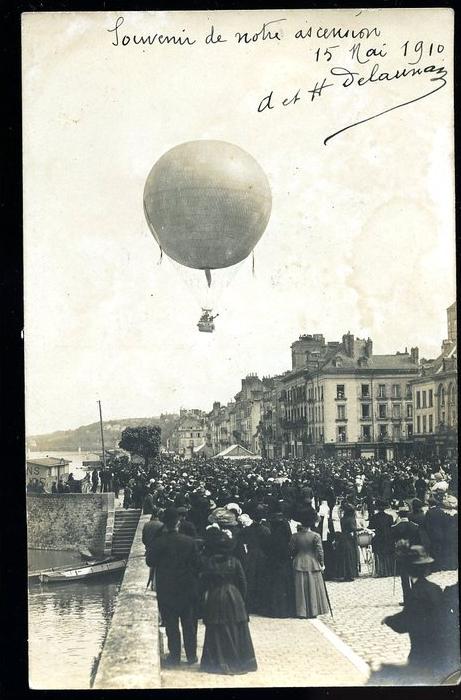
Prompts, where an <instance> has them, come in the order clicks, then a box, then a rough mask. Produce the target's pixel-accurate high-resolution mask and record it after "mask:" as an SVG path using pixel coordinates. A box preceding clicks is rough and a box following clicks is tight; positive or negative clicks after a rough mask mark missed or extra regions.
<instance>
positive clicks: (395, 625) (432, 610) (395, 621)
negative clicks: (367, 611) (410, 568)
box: [385, 578, 445, 675]
mask: <svg viewBox="0 0 461 700" xmlns="http://www.w3.org/2000/svg"><path fill="white" fill-rule="evenodd" d="M443 612H444V600H443V593H442V589H441V588H439V586H437V585H436V584H435V583H432V582H431V581H427V580H426V579H425V578H419V579H418V580H417V581H416V582H415V583H414V584H413V587H412V588H411V591H410V593H409V594H408V600H407V603H406V604H405V607H404V609H403V610H402V612H400V613H397V614H396V615H391V616H390V617H387V618H385V623H386V624H387V625H388V626H389V627H390V628H391V629H393V630H394V632H398V633H399V634H402V633H405V632H406V633H408V634H409V636H410V642H411V651H410V655H409V657H408V663H409V664H410V665H411V666H415V667H418V668H422V669H424V670H427V671H431V670H432V671H434V672H437V671H438V670H439V669H441V668H442V666H444V664H445V661H444V652H445V648H444V643H443V641H444V640H443ZM441 675H443V672H441Z"/></svg>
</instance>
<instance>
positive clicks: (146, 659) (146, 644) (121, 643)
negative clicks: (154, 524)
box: [93, 515, 161, 690]
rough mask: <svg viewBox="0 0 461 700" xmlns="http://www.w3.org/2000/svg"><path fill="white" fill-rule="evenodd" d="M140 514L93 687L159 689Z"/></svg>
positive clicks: (153, 600)
mask: <svg viewBox="0 0 461 700" xmlns="http://www.w3.org/2000/svg"><path fill="white" fill-rule="evenodd" d="M148 520H150V515H141V517H140V519H139V523H138V528H137V530H136V534H135V537H134V540H133V545H132V547H131V551H130V555H129V557H128V562H127V566H126V569H125V573H124V576H123V581H122V583H121V586H120V590H119V592H118V594H117V601H116V604H115V610H114V614H113V616H112V620H111V622H110V627H109V630H108V633H107V636H106V639H105V641H104V645H103V648H102V651H101V655H100V658H99V663H98V668H97V671H96V676H95V680H94V683H93V688H98V689H102V690H139V689H152V688H160V687H161V681H160V640H159V616H158V608H157V596H156V594H155V592H154V591H151V590H150V588H149V589H147V580H148V578H149V569H148V567H147V566H146V561H145V549H144V545H143V543H142V529H143V527H144V525H145V523H146V522H148Z"/></svg>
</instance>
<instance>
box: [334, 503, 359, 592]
mask: <svg viewBox="0 0 461 700" xmlns="http://www.w3.org/2000/svg"><path fill="white" fill-rule="evenodd" d="M356 533H357V521H356V518H355V508H354V506H352V505H350V503H346V504H345V505H344V506H343V517H342V518H341V537H340V539H339V543H338V550H337V554H338V556H337V571H336V573H337V576H338V578H339V579H343V580H344V581H353V580H354V579H355V578H357V576H358V575H359V551H358V546H357V534H356Z"/></svg>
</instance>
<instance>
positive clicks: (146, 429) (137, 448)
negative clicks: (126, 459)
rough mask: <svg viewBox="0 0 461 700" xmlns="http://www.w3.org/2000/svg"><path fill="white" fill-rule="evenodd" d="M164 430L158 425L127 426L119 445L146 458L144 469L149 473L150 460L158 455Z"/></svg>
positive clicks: (133, 453)
mask: <svg viewBox="0 0 461 700" xmlns="http://www.w3.org/2000/svg"><path fill="white" fill-rule="evenodd" d="M161 435H162V430H161V428H159V426H158V425H142V426H139V427H137V428H125V430H124V431H123V432H122V436H121V440H120V442H119V443H118V446H119V447H120V448H121V449H122V450H126V451H127V452H129V453H130V454H131V455H137V456H138V457H141V458H142V459H143V460H144V471H145V473H146V474H147V472H148V469H149V460H151V459H154V458H155V457H157V456H158V454H159V451H160V439H161Z"/></svg>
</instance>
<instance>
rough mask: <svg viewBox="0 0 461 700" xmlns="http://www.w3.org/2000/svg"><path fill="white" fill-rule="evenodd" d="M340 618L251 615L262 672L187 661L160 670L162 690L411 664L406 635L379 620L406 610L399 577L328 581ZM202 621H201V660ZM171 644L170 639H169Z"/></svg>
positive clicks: (322, 680)
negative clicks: (235, 672)
mask: <svg viewBox="0 0 461 700" xmlns="http://www.w3.org/2000/svg"><path fill="white" fill-rule="evenodd" d="M430 579H431V580H432V581H434V583H437V584H438V585H440V586H441V587H442V588H444V587H445V586H448V585H451V584H453V583H456V581H457V580H458V572H457V571H443V572H439V573H436V574H433V575H431V576H430ZM327 585H328V591H329V595H330V599H331V605H332V608H333V613H334V617H333V618H331V616H330V615H322V616H321V617H319V618H318V619H317V620H314V621H310V620H297V619H288V620H278V619H277V620H276V619H271V618H264V617H257V616H252V617H251V622H250V629H251V635H252V638H253V644H254V647H255V652H256V658H257V661H258V671H257V672H255V673H248V674H246V675H244V676H221V675H210V674H208V673H201V672H200V670H199V666H198V665H197V666H193V667H190V666H188V665H187V664H186V663H185V662H184V663H182V664H181V666H180V668H178V669H166V668H165V669H162V670H161V682H162V687H164V688H210V687H220V688H221V687H222V688H224V687H227V688H232V687H268V686H275V687H277V686H292V687H295V686H306V687H308V686H362V685H365V684H366V682H367V680H368V676H369V674H370V672H372V671H375V670H376V669H378V668H379V666H380V665H381V664H382V663H386V664H387V663H391V664H405V662H406V659H407V657H408V653H409V651H410V642H409V638H408V635H406V634H400V635H399V634H396V633H395V632H393V631H392V630H391V629H389V628H388V627H387V626H386V625H382V624H381V620H382V619H383V618H384V617H386V616H387V615H393V614H394V613H396V612H399V611H400V610H402V608H401V607H400V606H399V601H400V600H401V590H400V579H399V578H397V579H396V581H395V593H394V591H393V588H394V587H393V579H392V577H389V578H379V579H378V578H371V577H368V578H366V577H364V578H360V579H357V580H355V581H352V582H350V583H349V582H342V583H332V582H330V583H328V584H327ZM203 636H204V627H203V625H199V634H198V639H199V649H198V656H199V658H200V655H201V649H202V645H203ZM165 649H166V640H165Z"/></svg>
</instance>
